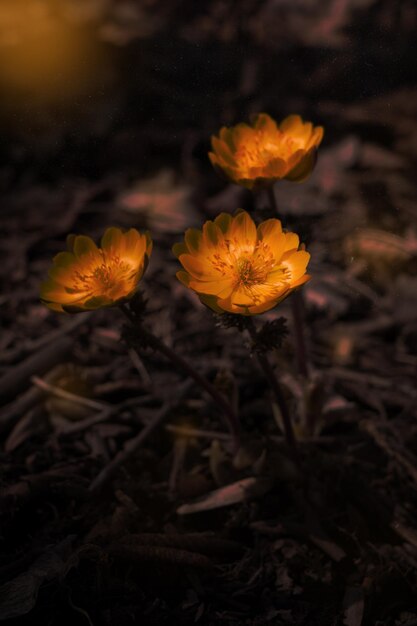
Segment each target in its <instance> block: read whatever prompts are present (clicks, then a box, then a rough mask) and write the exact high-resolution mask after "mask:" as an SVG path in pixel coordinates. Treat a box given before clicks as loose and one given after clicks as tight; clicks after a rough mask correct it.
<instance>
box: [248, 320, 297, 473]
mask: <svg viewBox="0 0 417 626" xmlns="http://www.w3.org/2000/svg"><path fill="white" fill-rule="evenodd" d="M246 327H247V330H248V332H249V335H250V337H251V339H252V341H253V342H254V343H256V339H257V338H256V328H255V324H254V323H253V320H252V319H251V318H250V317H248V318H247V319H246ZM256 356H257V359H258V363H259V365H260V366H261V368H262V370H263V372H264V374H265V378H266V379H267V381H268V383H269V385H270V387H271V389H272V392H273V394H274V396H275V399H276V401H277V404H278V406H279V409H280V411H281V415H282V421H283V424H284V431H285V439H286V441H287V444H288V446H289V448H290V450H292V453H293V457H294V460H295V461H296V463H297V465H299V456H298V449H297V442H296V439H295V436H294V430H293V427H292V421H291V416H290V412H289V409H288V404H287V401H286V400H285V396H284V393H283V391H282V389H281V386H280V384H279V382H278V380H277V378H276V376H275V374H274V370H273V369H272V366H271V364H270V362H269V360H268V357H267V356H266V354H262V353H258V354H257V355H256Z"/></svg>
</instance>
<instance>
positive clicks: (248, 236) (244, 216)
mask: <svg viewBox="0 0 417 626" xmlns="http://www.w3.org/2000/svg"><path fill="white" fill-rule="evenodd" d="M230 238H231V239H236V240H237V242H238V245H239V246H240V247H242V248H243V247H245V248H249V249H251V250H252V251H253V250H254V248H255V245H256V226H255V222H254V221H253V219H252V218H251V217H250V215H249V213H247V212H246V211H242V212H241V213H238V215H236V216H235V217H234V218H233V219H232V223H231V226H230Z"/></svg>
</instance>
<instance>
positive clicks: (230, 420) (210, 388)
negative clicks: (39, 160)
mask: <svg viewBox="0 0 417 626" xmlns="http://www.w3.org/2000/svg"><path fill="white" fill-rule="evenodd" d="M120 309H121V310H122V311H123V313H124V314H125V315H126V317H127V318H128V319H129V321H130V322H131V324H132V326H133V328H134V329H135V330H137V331H138V335H140V337H141V338H142V339H143V340H144V342H145V343H146V344H147V345H149V346H151V347H152V348H153V349H154V350H157V351H158V352H160V353H161V354H163V355H164V356H165V357H166V358H167V359H169V360H170V361H171V363H172V364H173V365H174V366H175V367H176V368H178V369H180V370H182V371H183V372H184V373H185V374H186V375H187V376H189V377H190V378H192V379H193V380H194V381H195V382H196V383H197V385H199V387H201V388H202V389H204V390H205V391H206V392H207V393H208V394H209V395H210V396H211V397H212V399H213V400H214V402H215V403H216V404H217V406H218V407H219V408H220V409H221V411H222V414H224V416H225V417H226V421H227V424H228V427H229V430H230V433H231V435H232V437H233V443H234V448H235V450H238V449H239V446H240V425H239V418H238V416H237V414H236V412H235V411H234V409H233V408H232V406H231V405H230V404H229V403H228V402H227V400H226V399H225V397H224V396H223V394H222V393H220V391H219V390H218V389H217V388H216V387H215V386H214V385H213V384H212V383H211V382H210V381H209V380H208V379H207V378H206V377H205V376H203V375H202V374H200V373H199V372H198V371H197V370H196V369H195V368H194V367H193V366H192V364H191V363H189V362H188V361H187V360H186V359H185V358H184V357H182V356H181V355H180V354H177V353H176V352H175V351H174V350H173V349H172V348H170V347H169V346H167V345H166V343H164V342H163V341H162V340H161V339H160V338H159V337H157V336H156V335H154V334H153V333H152V332H151V331H150V330H148V329H147V328H145V327H144V326H143V324H142V321H141V320H140V319H138V318H137V317H136V316H135V315H134V313H133V312H132V311H131V309H130V308H129V306H128V305H127V304H123V305H121V307H120Z"/></svg>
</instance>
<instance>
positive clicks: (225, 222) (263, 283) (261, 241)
mask: <svg viewBox="0 0 417 626" xmlns="http://www.w3.org/2000/svg"><path fill="white" fill-rule="evenodd" d="M173 252H174V254H175V255H176V256H177V257H178V259H179V261H180V263H181V265H182V266H183V268H184V270H185V271H180V272H178V273H177V278H178V279H179V280H180V281H181V282H182V283H184V285H186V286H187V287H189V288H190V289H192V290H193V291H195V292H196V293H197V294H198V296H199V298H200V300H201V302H203V303H204V304H206V305H207V306H209V307H210V308H211V309H213V310H214V311H216V312H217V313H223V312H224V311H229V312H230V313H240V314H241V315H255V314H256V313H263V312H264V311H268V310H269V309H272V308H273V307H274V306H275V305H277V304H278V303H279V302H281V300H283V299H284V298H286V297H287V296H288V295H289V294H290V293H291V292H292V291H293V290H294V289H295V288H296V287H299V286H300V285H303V284H304V283H305V282H307V281H308V280H309V279H310V276H308V275H306V273H305V272H306V267H307V264H308V261H309V259H310V255H309V254H308V252H306V251H305V250H304V249H303V248H300V246H299V239H298V236H297V235H296V234H294V233H285V232H283V230H282V228H281V222H280V221H279V220H277V219H269V220H266V221H265V222H262V224H260V225H259V226H258V228H256V225H255V223H254V221H253V220H252V218H251V217H250V216H249V214H248V213H246V212H245V211H242V212H240V213H238V214H237V215H235V216H234V217H232V216H231V215H229V214H228V213H221V214H220V215H219V216H218V217H216V219H215V220H214V222H211V221H209V222H206V223H205V224H204V226H203V229H202V231H201V230H196V229H193V228H190V229H188V230H187V231H186V233H185V237H184V242H183V243H177V244H176V245H175V246H174V247H173Z"/></svg>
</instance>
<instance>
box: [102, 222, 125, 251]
mask: <svg viewBox="0 0 417 626" xmlns="http://www.w3.org/2000/svg"><path fill="white" fill-rule="evenodd" d="M121 242H122V231H121V230H120V228H116V227H115V226H111V227H110V228H108V229H107V230H106V232H105V233H104V235H103V237H102V238H101V247H102V248H103V250H104V249H110V248H114V249H118V248H120V245H121Z"/></svg>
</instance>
